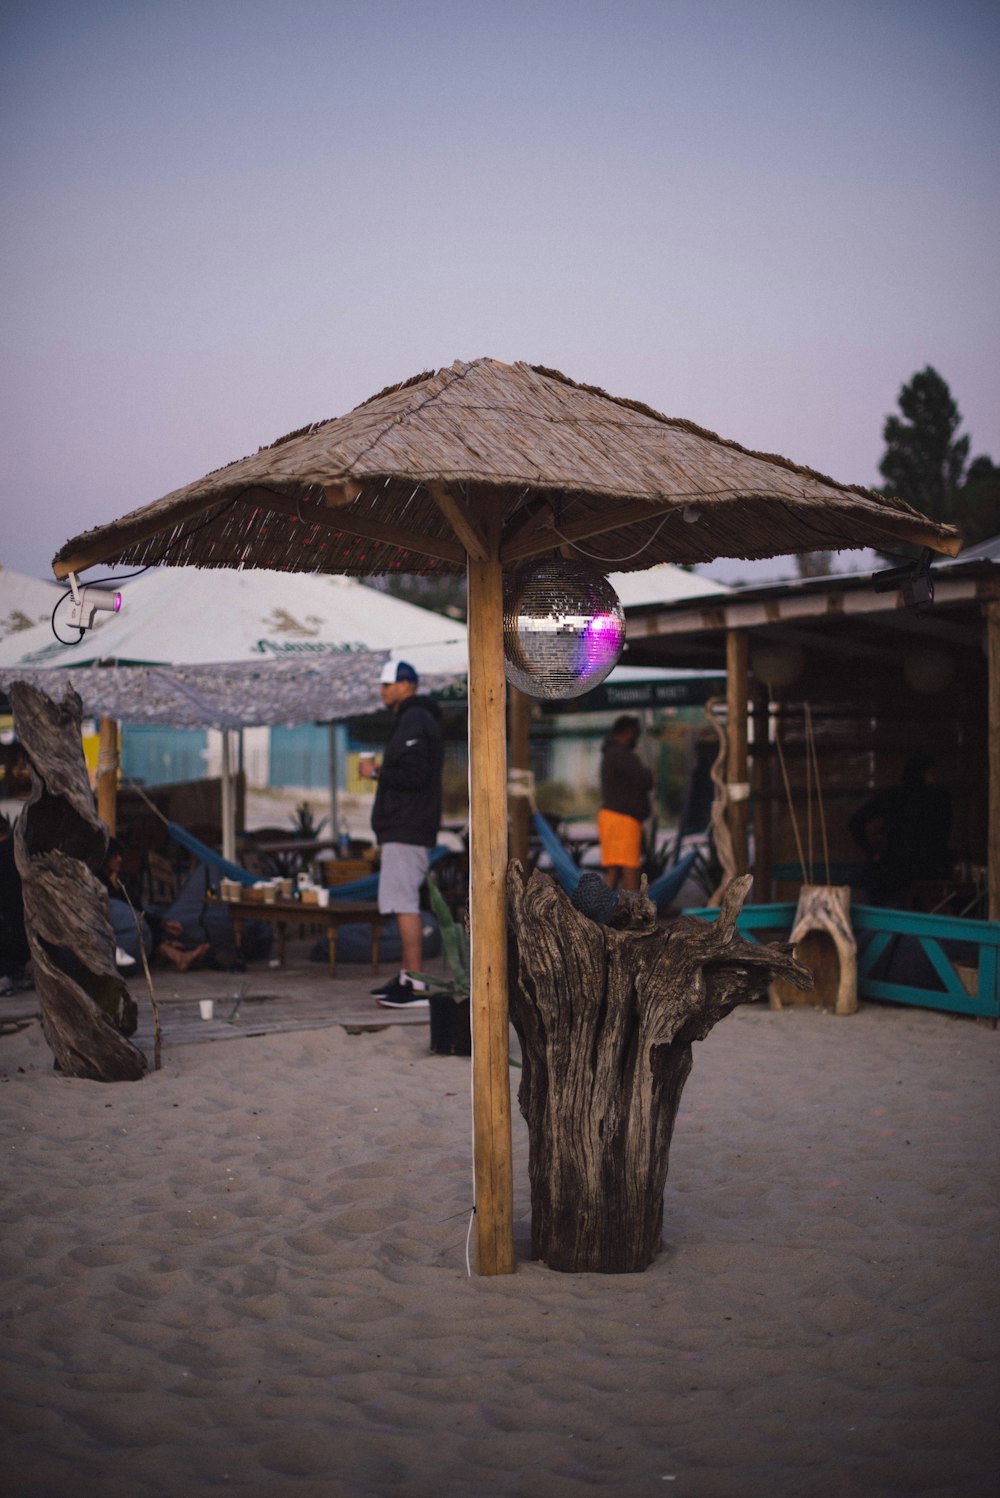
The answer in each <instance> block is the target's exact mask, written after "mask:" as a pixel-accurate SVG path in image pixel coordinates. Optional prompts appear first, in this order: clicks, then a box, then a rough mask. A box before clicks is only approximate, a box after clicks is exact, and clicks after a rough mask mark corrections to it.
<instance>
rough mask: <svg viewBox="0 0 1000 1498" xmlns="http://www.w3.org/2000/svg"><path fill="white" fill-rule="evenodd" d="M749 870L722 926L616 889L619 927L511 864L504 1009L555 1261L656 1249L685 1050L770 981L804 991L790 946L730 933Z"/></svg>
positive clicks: (544, 1231) (731, 892) (550, 1257)
mask: <svg viewBox="0 0 1000 1498" xmlns="http://www.w3.org/2000/svg"><path fill="white" fill-rule="evenodd" d="M751 882H752V881H751V879H750V878H749V876H744V877H742V878H740V879H735V880H733V881H732V883H731V884H730V885H729V886H728V888H727V890H726V891H725V893H724V895H723V898H722V907H721V911H720V914H719V917H718V919H717V920H716V921H714V922H712V923H708V922H705V921H700V920H694V919H692V918H690V917H685V916H681V917H679V918H678V919H677V920H674V921H671V922H669V923H668V924H666V925H665V926H662V927H660V926H657V925H656V912H655V910H654V908H653V906H652V904H651V903H650V902H649V900H647V899H646V897H645V891H644V890H643V892H641V893H640V894H637V895H631V896H628V895H624V894H623V895H621V896H620V897H619V901H618V905H617V907H616V910H615V914H614V917H613V922H612V924H611V925H600V924H598V923H597V922H596V921H592V920H590V919H588V917H587V916H585V915H582V914H581V913H580V912H579V911H577V910H576V909H574V907H573V906H572V904H571V903H570V901H569V899H568V898H567V897H566V895H565V894H564V893H563V891H562V890H561V889H560V888H559V886H558V885H557V884H556V883H555V882H554V881H553V880H551V879H550V878H549V877H548V876H547V875H545V874H543V873H540V872H538V871H537V870H536V871H535V872H534V873H533V874H531V876H530V877H529V878H528V879H525V878H524V876H523V874H522V871H521V867H520V865H519V864H517V863H512V864H511V865H510V868H509V870H508V876H507V886H508V900H509V904H508V909H509V930H510V938H511V939H510V948H511V951H510V972H511V993H510V1008H511V1018H512V1020H513V1023H514V1027H515V1029H516V1031H517V1033H518V1036H519V1038H520V1041H521V1051H522V1065H523V1071H522V1079H521V1087H520V1092H519V1102H520V1105H521V1111H522V1113H523V1114H524V1116H525V1118H526V1119H527V1123H528V1134H529V1163H528V1170H529V1176H530V1181H531V1245H532V1255H533V1257H535V1258H538V1259H541V1260H543V1261H544V1262H545V1263H546V1264H548V1265H549V1267H550V1268H552V1269H560V1270H568V1271H579V1270H597V1271H601V1272H604V1273H628V1272H634V1271H637V1270H641V1269H646V1268H648V1266H649V1265H650V1264H651V1263H652V1261H653V1259H654V1258H655V1256H656V1254H657V1252H658V1251H659V1248H660V1241H661V1235H662V1229H663V1191H664V1187H665V1184H666V1179H667V1167H668V1156H669V1152H670V1139H671V1135H672V1133H673V1127H674V1119H675V1118H676V1116H677V1107H678V1104H679V1102H680V1096H681V1090H682V1088H683V1086H684V1083H685V1081H686V1080H687V1077H688V1074H689V1072H690V1070H691V1046H692V1044H693V1043H694V1041H696V1040H703V1039H704V1038H705V1036H706V1035H707V1034H708V1033H709V1031H710V1030H711V1028H712V1026H713V1025H715V1024H717V1023H718V1021H719V1020H720V1019H722V1018H723V1017H724V1016H725V1015H727V1014H729V1013H730V1012H731V1011H732V1010H733V1009H735V1008H736V1006H737V1005H738V1004H742V1003H745V1002H746V1001H747V1000H750V999H758V998H762V997H764V996H765V995H766V994H767V990H768V986H769V984H770V982H771V980H772V978H774V977H775V976H778V975H780V976H782V977H785V978H788V979H789V980H790V981H791V982H793V983H797V984H800V985H802V986H803V987H808V985H809V983H810V982H811V981H812V979H811V976H810V974H809V972H808V971H807V969H805V968H803V967H802V966H801V965H800V964H799V963H797V962H796V961H795V960H794V958H793V957H792V956H791V955H790V948H788V947H778V946H772V947H764V946H760V945H758V944H757V943H754V942H749V941H746V940H745V939H744V938H743V937H742V936H740V934H739V932H738V931H737V929H736V918H737V916H738V915H739V912H740V909H741V907H742V905H743V901H744V900H745V898H746V894H747V891H748V890H749V888H750V885H751Z"/></svg>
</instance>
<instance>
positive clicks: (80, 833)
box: [10, 682, 146, 1082]
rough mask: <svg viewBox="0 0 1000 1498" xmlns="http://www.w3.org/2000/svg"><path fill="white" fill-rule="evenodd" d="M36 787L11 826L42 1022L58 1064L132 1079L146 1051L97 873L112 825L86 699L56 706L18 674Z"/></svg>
mask: <svg viewBox="0 0 1000 1498" xmlns="http://www.w3.org/2000/svg"><path fill="white" fill-rule="evenodd" d="M10 697H11V704H12V706H13V709H14V721H15V724H16V726H17V733H18V738H19V739H20V740H21V743H22V745H23V747H24V751H25V754H26V755H27V758H28V763H29V765H30V768H31V782H32V790H31V795H30V797H29V799H28V802H27V804H26V806H25V808H24V810H23V811H22V813H21V815H20V817H19V818H18V821H17V825H16V828H15V832H14V856H15V858H16V860H17V867H18V871H19V873H20V875H21V883H22V887H23V891H24V921H25V927H26V929H27V933H28V944H29V946H30V948H31V960H32V965H33V968H34V975H35V988H36V990H37V992H38V998H39V1002H40V1005H41V1013H42V1030H43V1031H44V1034H45V1039H46V1040H47V1041H48V1043H49V1045H50V1046H51V1048H52V1051H53V1053H54V1054H55V1058H56V1062H57V1064H58V1066H59V1069H60V1071H63V1072H65V1073H66V1074H67V1075H69V1076H74V1077H89V1078H90V1079H91V1080H93V1081H97V1082H119V1081H134V1080H136V1079H137V1078H139V1077H141V1076H142V1075H143V1073H144V1072H145V1070H146V1058H145V1056H144V1055H143V1054H142V1052H141V1051H139V1050H137V1049H136V1048H135V1046H133V1045H131V1044H130V1043H129V1041H128V1040H127V1039H126V1036H128V1035H131V1034H132V1033H133V1032H134V1030H135V1027H136V1019H137V1011H136V1006H135V1003H134V1001H133V999H132V998H131V996H130V994H129V991H128V988H127V987H126V986H125V984H124V982H123V981H122V979H121V978H120V976H119V974H118V970H117V968H116V967H115V939H114V935H113V933H112V930H111V924H110V921H109V919H108V896H107V892H106V891H105V889H104V886H103V885H102V884H101V882H100V880H99V879H98V878H97V870H98V869H100V867H101V864H102V863H103V861H104V854H105V851H106V849H107V844H108V830H107V828H106V827H105V826H104V824H103V822H101V821H100V820H99V818H98V816H97V812H96V810H95V807H94V796H93V793H92V791H91V789H90V783H89V781H88V779H87V768H86V765H85V763H84V758H83V747H82V742H81V738H80V723H81V704H80V699H79V697H78V696H77V695H76V693H75V692H73V691H67V692H66V694H65V696H64V697H63V700H62V702H61V703H59V704H57V703H55V702H53V701H52V699H51V698H50V697H47V696H46V695H45V693H44V692H40V691H38V690H37V689H36V688H34V687H31V686H28V685H27V684H26V683H25V682H14V683H13V684H12V686H11V691H10Z"/></svg>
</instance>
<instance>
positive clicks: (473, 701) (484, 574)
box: [468, 511, 514, 1274]
mask: <svg viewBox="0 0 1000 1498" xmlns="http://www.w3.org/2000/svg"><path fill="white" fill-rule="evenodd" d="M498 519H499V512H498V511H495V512H494V513H493V514H492V515H491V514H490V513H489V512H486V515H485V517H484V524H483V527H482V528H483V531H484V533H486V541H487V546H488V551H489V555H488V556H487V557H486V558H485V559H484V560H477V559H476V558H475V557H472V556H470V557H469V560H468V584H469V592H468V609H469V813H470V825H471V843H470V857H469V875H470V880H469V882H470V906H471V916H472V919H471V927H472V943H471V946H472V952H471V968H472V995H471V998H472V1130H473V1173H474V1178H475V1192H476V1222H475V1227H476V1231H475V1244H476V1270H477V1272H478V1273H479V1274H512V1273H513V1271H514V1220H513V1219H514V1205H513V1198H514V1169H513V1159H512V1148H511V1121H510V1069H509V1062H508V1056H509V1035H508V1018H507V900H506V887H505V878H506V870H507V738H506V728H507V724H506V721H505V719H506V680H505V677H504V663H503V576H502V570H501V565H500V558H499V524H498Z"/></svg>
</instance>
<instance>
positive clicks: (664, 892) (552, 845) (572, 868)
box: [534, 811, 698, 912]
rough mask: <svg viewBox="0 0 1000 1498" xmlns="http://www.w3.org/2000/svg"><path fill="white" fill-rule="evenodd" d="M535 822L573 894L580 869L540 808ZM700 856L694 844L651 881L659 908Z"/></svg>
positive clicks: (665, 905)
mask: <svg viewBox="0 0 1000 1498" xmlns="http://www.w3.org/2000/svg"><path fill="white" fill-rule="evenodd" d="M534 822H535V831H536V832H537V834H538V839H539V842H540V843H541V845H542V847H543V848H544V849H545V851H546V853H547V854H548V856H549V860H550V862H551V864H552V872H553V873H554V874H555V876H556V878H557V879H558V880H559V883H560V884H561V885H562V887H563V889H564V890H565V891H566V893H567V894H568V895H571V894H572V893H573V891H574V890H575V889H576V887H577V885H578V884H579V882H580V873H581V870H580V869H579V867H578V866H577V864H576V863H575V861H574V859H573V858H572V857H571V855H570V854H569V853H567V851H566V849H565V848H564V847H563V844H562V843H561V842H560V840H559V837H558V836H557V834H556V832H555V829H554V828H553V826H552V824H551V822H549V821H547V820H546V818H545V817H543V816H542V814H541V812H538V811H536V812H535V813H534ZM697 857H698V850H697V848H692V850H691V852H690V853H685V855H684V857H683V858H681V859H678V861H677V863H675V864H674V866H673V868H670V869H667V870H666V872H665V873H663V874H661V875H660V876H659V878H657V879H654V880H653V882H652V883H651V884H650V886H649V888H648V889H647V891H646V893H647V895H648V896H649V898H650V899H651V900H652V902H653V904H654V905H655V906H656V908H657V910H658V911H660V912H662V911H665V910H669V908H670V906H671V904H672V903H673V901H674V900H675V899H676V897H677V895H678V894H679V893H680V891H681V887H682V885H683V884H684V881H685V879H686V878H687V876H688V874H689V873H690V871H691V866H692V865H693V863H694V861H695V859H696V858H697Z"/></svg>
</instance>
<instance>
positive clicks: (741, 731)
mask: <svg viewBox="0 0 1000 1498" xmlns="http://www.w3.org/2000/svg"><path fill="white" fill-rule="evenodd" d="M748 670H749V637H748V635H747V632H746V630H745V629H731V630H730V631H729V633H728V635H727V636H726V734H727V739H728V745H729V748H728V754H727V757H726V781H727V783H728V786H729V806H728V813H727V818H728V821H729V830H730V832H731V834H732V838H733V856H734V858H735V860H736V872H737V874H745V873H746V872H747V864H748V861H749V860H748V857H747V820H748V812H749V801H750V784H749V767H748V759H747V673H748Z"/></svg>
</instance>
